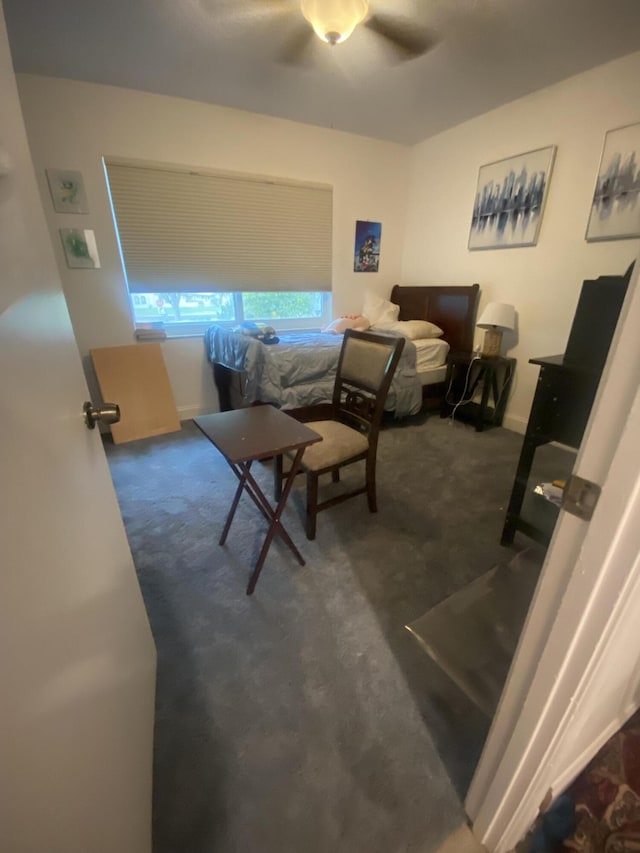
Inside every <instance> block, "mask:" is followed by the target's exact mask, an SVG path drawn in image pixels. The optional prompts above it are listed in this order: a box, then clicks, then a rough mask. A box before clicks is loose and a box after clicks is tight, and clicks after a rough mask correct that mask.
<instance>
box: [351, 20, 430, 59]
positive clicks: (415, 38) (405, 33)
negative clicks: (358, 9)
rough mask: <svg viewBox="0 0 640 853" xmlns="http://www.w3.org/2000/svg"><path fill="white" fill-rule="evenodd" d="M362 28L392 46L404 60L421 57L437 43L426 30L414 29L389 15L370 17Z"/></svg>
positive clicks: (412, 25)
mask: <svg viewBox="0 0 640 853" xmlns="http://www.w3.org/2000/svg"><path fill="white" fill-rule="evenodd" d="M363 26H365V27H367V28H368V29H370V30H372V31H373V32H374V33H376V35H379V36H382V38H384V39H386V40H387V41H388V42H390V43H391V44H393V45H394V47H396V48H397V49H398V51H399V52H400V53H401V54H402V55H404V57H405V58H406V59H414V58H415V57H416V56H422V54H424V53H426V52H427V51H428V50H430V49H431V48H432V47H433V46H434V45H435V44H436V43H437V41H438V39H437V38H436V37H435V36H434V35H432V34H431V33H429V32H428V31H427V30H425V29H421V28H418V27H416V26H415V24H412V23H411V22H410V21H408V20H402V19H399V18H393V17H391V16H390V15H371V16H370V17H369V18H367V20H366V21H365V22H364V24H363Z"/></svg>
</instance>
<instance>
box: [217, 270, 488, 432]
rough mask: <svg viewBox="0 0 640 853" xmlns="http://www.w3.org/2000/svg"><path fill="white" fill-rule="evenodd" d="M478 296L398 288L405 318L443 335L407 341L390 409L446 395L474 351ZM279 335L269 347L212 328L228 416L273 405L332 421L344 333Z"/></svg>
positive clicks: (399, 412)
mask: <svg viewBox="0 0 640 853" xmlns="http://www.w3.org/2000/svg"><path fill="white" fill-rule="evenodd" d="M478 296H479V286H478V285H477V284H472V285H466V286H455V285H450V286H435V285H434V286H425V287H417V286H415V287H402V286H399V285H396V286H395V287H394V288H393V290H392V291H391V296H390V301H391V302H392V303H394V304H395V305H398V306H399V314H398V320H399V321H401V322H404V321H407V320H427V321H429V322H430V323H433V324H435V325H436V326H438V327H440V329H442V331H443V334H442V336H441V337H439V338H436V339H432V340H429V341H424V340H418V341H414V340H406V342H405V347H404V350H403V354H402V358H401V361H400V363H399V365H398V368H397V370H396V374H395V376H394V380H393V383H392V386H391V389H390V392H389V396H388V398H387V404H386V409H387V410H388V411H390V412H393V413H394V414H395V415H396V416H397V417H404V416H407V415H412V414H415V413H416V412H418V411H420V409H421V407H422V405H423V401H424V400H425V399H428V398H434V399H437V398H438V396H439V395H440V394H441V392H442V390H443V383H444V379H445V374H446V356H447V354H448V352H449V351H452V352H460V351H465V352H470V351H471V350H472V349H473V336H474V327H475V317H476V309H477V304H478ZM376 331H377V328H376ZM389 333H393V332H389ZM278 338H279V342H278V343H277V344H271V345H268V346H267V345H265V344H263V343H262V342H261V341H259V340H256V339H255V338H252V337H250V336H248V335H241V334H237V333H235V332H233V331H231V330H230V329H228V328H224V327H222V326H218V325H213V326H210V327H209V328H208V329H207V331H206V333H205V348H206V355H207V359H208V360H209V362H210V363H211V365H212V367H213V375H214V381H215V384H216V387H217V389H218V395H219V398H220V409H221V411H228V410H230V409H237V408H241V407H243V406H249V405H256V404H259V403H269V404H272V405H275V406H278V407H280V408H282V409H285V410H286V411H288V412H289V413H290V414H292V415H294V416H296V417H298V416H299V417H301V418H303V419H305V420H308V419H312V418H314V417H316V418H321V417H324V416H326V414H327V410H328V407H329V405H330V401H331V394H332V391H333V383H334V379H335V371H336V366H337V361H338V355H339V352H340V347H341V345H342V335H330V334H321V333H304V334H302V333H297V334H293V333H292V334H280V333H279V334H278Z"/></svg>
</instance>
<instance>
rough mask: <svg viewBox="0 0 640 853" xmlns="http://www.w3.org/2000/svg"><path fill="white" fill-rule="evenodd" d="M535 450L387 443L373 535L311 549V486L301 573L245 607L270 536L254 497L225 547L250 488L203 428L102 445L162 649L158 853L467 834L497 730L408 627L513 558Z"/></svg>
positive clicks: (469, 441)
mask: <svg viewBox="0 0 640 853" xmlns="http://www.w3.org/2000/svg"><path fill="white" fill-rule="evenodd" d="M520 446H521V437H520V436H518V435H516V434H514V433H511V432H508V431H506V430H502V429H491V430H487V431H485V432H483V433H476V432H475V431H474V430H473V429H472V428H471V427H469V426H466V425H463V424H458V423H455V424H451V423H450V421H441V420H440V419H439V418H438V417H437V416H436V415H433V416H426V415H420V416H416V417H415V418H412V419H407V420H406V421H404V422H402V423H400V424H398V423H391V424H389V425H387V427H386V428H385V429H384V430H383V431H382V433H381V437H380V446H379V454H378V499H379V512H378V514H377V515H370V514H369V513H368V511H367V509H366V499H365V497H364V496H361V497H358V498H355V499H353V500H351V501H348V502H346V503H345V504H342V505H341V506H338V507H335V508H334V509H332V510H329V511H327V512H325V513H322V514H321V515H320V516H319V519H318V537H317V539H316V541H315V542H308V541H307V540H306V538H305V536H304V533H303V528H302V524H301V514H302V508H303V502H302V497H303V494H302V492H303V490H302V480H300V487H297V488H296V489H295V490H294V492H293V493H292V496H291V499H290V502H289V507H288V509H287V512H286V519H285V521H286V524H287V527H288V529H289V531H290V533H291V534H292V536H293V538H294V540H295V542H296V544H297V545H298V547H299V548H300V550H301V552H302V554H303V556H304V557H305V559H306V561H307V565H306V566H304V567H301V566H299V565H298V564H297V562H296V561H295V560H294V558H293V556H292V555H291V554H290V552H289V551H288V550H287V549H286V548H285V547H284V546H282V545H281V544H280V543H279V542H276V543H274V545H273V546H272V549H271V551H270V553H269V556H268V558H267V562H266V565H265V568H264V570H263V573H262V576H261V578H260V580H259V582H258V586H257V588H256V592H255V594H254V595H253V596H252V597H247V596H246V595H245V587H246V583H247V579H248V575H249V566H250V565H252V564H253V562H254V561H255V558H256V556H257V553H258V549H259V546H260V544H261V542H262V538H263V535H264V531H265V522H264V520H263V519H262V517H261V516H260V515H259V514H258V512H257V510H256V508H255V506H254V505H253V504H252V503H251V502H250V501H249V500H248V499H247V498H246V497H245V498H243V500H242V501H241V503H240V507H239V509H238V513H237V516H236V519H235V521H234V524H233V526H232V528H231V533H230V535H229V538H228V541H227V544H226V545H225V547H224V548H221V547H220V546H218V544H217V539H218V537H219V534H220V531H221V527H222V523H223V520H224V517H225V515H226V511H227V509H228V506H229V503H230V500H231V497H232V495H233V492H234V489H235V484H236V480H235V477H234V476H233V474H232V473H231V471H230V470H229V468H228V467H227V465H226V463H225V462H224V460H223V459H222V458H221V457H220V455H219V454H218V452H217V451H216V450H215V448H214V447H213V446H212V445H211V444H210V443H209V442H208V441H207V439H206V438H204V436H202V435H201V433H200V432H199V431H198V430H197V429H196V427H195V426H194V424H193V423H192V422H190V421H187V422H185V423H184V424H183V429H182V431H181V432H179V433H174V434H171V435H167V436H161V437H158V438H154V439H148V440H143V441H138V442H132V443H130V444H125V445H119V446H114V445H112V444H110V443H109V442H107V444H106V448H107V453H108V459H109V464H110V467H111V471H112V475H113V479H114V482H115V486H116V490H117V494H118V498H119V501H120V505H121V509H122V513H123V517H124V520H125V525H126V528H127V532H128V535H129V540H130V543H131V548H132V551H133V556H134V560H135V564H136V567H137V571H138V574H139V578H140V583H141V587H142V592H143V595H144V599H145V602H146V605H147V610H148V613H149V618H150V621H151V626H152V629H153V633H154V637H155V640H156V644H157V648H158V690H157V722H156V747H155V796H154V838H155V842H154V849H155V851H156V853H165V851H167V853H168V851H187V853H198V851H203V853H204V851H207V853H210V851H216V853H217V851H220V853H231V851H234V853H236V852H237V853H252V851H260V853H271V851H284V853H290V852H291V853H294V851H295V853H298V851H305V853H316V851H317V853H325V851H326V853H328V851H331V853H342V851H344V853H347V851H348V853H354V851H356V853H357V851H365V850H366V851H368V853H371V851H373V853H377V851H379V853H394V851H418V850H420V851H431V850H434V849H436V847H437V846H438V844H439V843H440V842H441V841H442V840H443V839H444V838H445V837H446V836H447V835H448V834H449V833H450V832H451V831H453V830H454V829H455V828H456V827H457V826H459V825H460V823H461V822H462V821H463V820H464V815H463V810H462V806H461V802H460V797H461V796H462V795H463V793H464V791H465V789H466V787H467V785H468V782H469V780H470V778H471V775H472V773H473V769H474V766H475V763H476V761H477V758H478V756H479V752H480V749H481V747H482V743H483V740H484V737H485V735H486V732H487V730H488V725H489V721H488V720H487V719H486V718H485V717H484V716H483V715H482V714H481V712H480V711H478V710H477V709H476V708H475V706H473V705H472V703H471V702H470V701H469V700H468V699H467V698H466V696H465V695H464V694H463V693H462V692H461V691H460V690H459V689H458V688H457V687H456V686H455V685H454V684H453V683H452V682H451V681H449V679H448V677H447V676H446V675H444V673H443V672H442V671H440V670H439V668H438V667H437V666H436V665H435V664H434V663H433V662H432V661H431V660H430V659H429V657H428V656H427V655H426V654H425V653H424V652H423V651H422V650H421V649H420V648H419V646H418V644H417V643H416V641H415V640H414V639H413V638H412V637H411V636H410V634H409V632H408V631H407V630H406V629H405V627H404V626H405V625H406V624H407V623H408V622H412V621H413V620H415V619H416V618H417V617H419V616H421V615H422V614H423V613H425V611H427V610H428V609H429V608H430V607H432V606H433V605H435V604H436V603H438V602H439V601H442V600H443V599H444V598H446V597H447V596H449V595H451V593H453V592H455V591H456V590H457V589H460V588H461V587H462V586H464V585H465V584H467V583H469V582H470V581H472V580H474V579H475V578H477V577H479V576H480V575H481V574H483V573H484V572H486V571H487V570H488V569H490V568H491V567H492V566H494V565H495V564H496V563H497V562H499V561H504V560H505V558H507V557H508V556H509V554H513V553H514V552H513V551H511V552H510V551H508V550H505V549H504V548H501V546H500V545H499V538H500V531H501V528H502V523H503V519H504V511H505V508H506V501H507V499H508V496H509V493H510V490H511V485H512V480H513V474H514V470H515V465H516V462H517V458H518V454H519V450H520ZM254 467H255V469H256V470H257V474H258V478H259V479H260V480H261V481H262V482H263V483H265V484H267V485H269V486H270V481H271V471H270V467H269V466H267V465H256V466H254ZM269 493H270V492H269ZM516 546H517V542H516Z"/></svg>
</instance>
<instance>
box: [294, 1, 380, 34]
mask: <svg viewBox="0 0 640 853" xmlns="http://www.w3.org/2000/svg"><path fill="white" fill-rule="evenodd" d="M301 8H302V14H303V15H304V16H305V18H306V19H307V21H309V23H310V24H311V26H312V27H313V29H314V30H315V32H316V35H317V36H318V37H319V38H321V39H322V41H326V42H329V43H330V44H340V42H342V41H345V39H348V38H349V36H350V35H351V33H352V32H353V31H354V30H355V28H356V27H357V26H358V24H359V23H360V21H362V20H363V19H364V17H365V15H366V14H367V12H368V10H369V3H368V2H367V0H302V3H301Z"/></svg>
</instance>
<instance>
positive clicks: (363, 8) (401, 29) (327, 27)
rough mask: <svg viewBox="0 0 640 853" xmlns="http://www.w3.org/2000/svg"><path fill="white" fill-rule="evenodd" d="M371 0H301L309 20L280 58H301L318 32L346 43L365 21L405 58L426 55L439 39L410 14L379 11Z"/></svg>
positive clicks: (325, 39) (325, 38)
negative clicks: (386, 13) (389, 13)
mask: <svg viewBox="0 0 640 853" xmlns="http://www.w3.org/2000/svg"><path fill="white" fill-rule="evenodd" d="M369 7H370V4H369V0H300V10H301V12H302V14H303V16H304V17H305V18H306V20H307V22H308V24H302V26H301V27H299V28H298V30H297V31H296V32H295V33H294V34H293V37H292V38H291V39H290V40H289V42H287V44H285V46H284V49H283V50H282V51H281V53H280V60H281V61H283V62H285V63H287V64H296V63H298V62H300V61H301V60H302V59H303V57H304V54H305V52H306V50H307V48H308V47H309V46H310V42H311V41H312V39H313V35H314V33H315V35H316V36H317V37H318V38H319V39H321V40H322V41H323V42H326V43H327V44H329V45H332V46H335V45H338V44H342V42H344V41H346V40H347V39H348V38H349V36H350V35H351V34H352V33H353V32H354V30H355V29H356V27H358V26H359V25H362V26H363V27H366V28H367V29H368V30H371V31H372V32H374V33H375V34H376V35H377V36H380V37H381V38H383V39H384V40H385V41H386V42H387V43H388V44H390V45H391V46H392V47H393V48H395V50H396V52H397V54H398V55H399V56H400V57H401V58H402V59H415V58H416V57H418V56H422V55H423V54H424V53H426V52H427V51H428V50H429V49H430V48H431V47H433V45H434V44H435V43H436V39H435V37H434V36H433V35H432V34H431V33H429V32H427V31H426V30H425V29H422V28H420V27H418V26H416V24H415V23H414V22H412V21H410V20H409V19H408V18H401V17H398V16H394V15H382V14H376V13H374V12H372V11H370V8H369Z"/></svg>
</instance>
